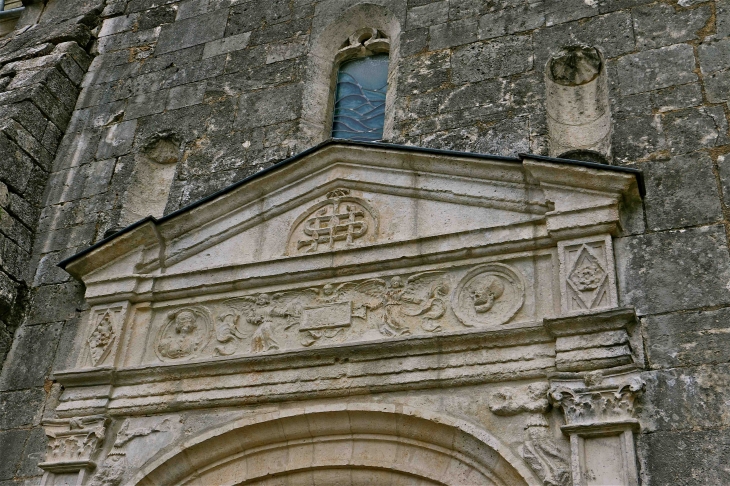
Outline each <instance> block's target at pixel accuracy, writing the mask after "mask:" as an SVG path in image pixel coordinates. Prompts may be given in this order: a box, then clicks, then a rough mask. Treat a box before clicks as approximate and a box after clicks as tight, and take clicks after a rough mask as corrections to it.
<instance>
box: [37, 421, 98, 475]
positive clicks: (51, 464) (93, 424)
mask: <svg viewBox="0 0 730 486" xmlns="http://www.w3.org/2000/svg"><path fill="white" fill-rule="evenodd" d="M44 425H45V432H46V436H48V447H47V449H46V458H45V460H44V461H43V462H42V463H40V464H39V465H38V466H39V467H40V468H42V469H45V470H47V471H52V472H73V471H79V470H81V469H91V468H93V467H94V466H95V464H94V462H93V458H94V455H95V454H96V452H97V451H98V450H99V448H100V447H101V445H102V444H103V442H104V433H105V431H106V419H105V418H104V417H101V416H89V417H79V418H71V419H65V420H49V421H48V422H46V423H45V424H44Z"/></svg>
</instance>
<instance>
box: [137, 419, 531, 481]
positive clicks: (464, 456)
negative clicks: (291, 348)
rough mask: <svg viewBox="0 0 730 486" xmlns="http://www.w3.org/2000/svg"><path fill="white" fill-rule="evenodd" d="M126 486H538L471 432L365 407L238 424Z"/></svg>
mask: <svg viewBox="0 0 730 486" xmlns="http://www.w3.org/2000/svg"><path fill="white" fill-rule="evenodd" d="M129 484H130V485H138V486H152V485H183V484H185V485H201V486H202V485H205V486H210V485H213V484H216V485H218V484H228V485H239V484H240V485H244V484H245V485H287V484H292V485H293V484H297V485H300V484H316V485H318V486H319V485H338V486H341V485H356V484H363V485H365V484H394V485H395V484H398V485H400V484H419V485H435V484H448V485H470V486H473V485H478V484H479V485H482V484H483V485H500V486H517V485H528V484H537V483H536V482H535V480H534V478H533V476H532V475H531V473H530V472H529V470H527V469H526V468H525V467H524V465H523V463H522V461H520V460H519V459H517V458H516V457H514V456H513V455H512V453H511V452H510V451H509V450H508V449H506V448H505V447H504V446H502V445H501V444H500V443H499V442H497V441H496V440H495V439H494V438H493V437H492V436H490V435H489V434H487V433H486V432H484V431H482V430H481V429H479V428H477V427H474V426H473V425H471V424H469V423H467V422H463V421H459V420H456V419H453V418H451V417H448V416H444V415H440V414H424V413H420V412H418V411H415V410H412V409H407V408H405V407H404V409H401V410H399V411H395V410H394V409H391V410H389V409H388V408H387V407H385V408H375V407H373V406H372V405H363V406H353V405H348V406H347V408H345V407H339V408H336V407H331V408H327V407H317V408H316V409H314V410H307V409H298V410H287V411H282V412H281V413H280V414H278V415H277V416H272V415H266V416H263V417H259V418H252V419H244V420H241V421H238V422H235V423H232V424H229V425H228V426H225V427H222V428H219V429H216V430H212V431H209V432H207V433H205V434H203V435H202V436H199V437H197V438H195V439H194V440H191V441H187V442H186V444H183V445H180V446H178V447H177V448H176V449H175V450H172V451H167V452H166V453H164V454H162V455H161V457H158V458H154V459H152V460H151V461H150V463H148V465H147V466H145V467H143V468H142V469H141V470H140V472H139V473H138V474H137V476H135V477H134V478H133V479H132V481H130V483H129Z"/></svg>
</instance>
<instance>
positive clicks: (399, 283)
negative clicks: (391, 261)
mask: <svg viewBox="0 0 730 486" xmlns="http://www.w3.org/2000/svg"><path fill="white" fill-rule="evenodd" d="M402 287H403V279H401V278H400V277H393V278H391V279H390V288H391V289H400V288H402Z"/></svg>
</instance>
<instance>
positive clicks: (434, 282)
mask: <svg viewBox="0 0 730 486" xmlns="http://www.w3.org/2000/svg"><path fill="white" fill-rule="evenodd" d="M354 291H355V292H360V293H363V294H366V295H368V296H370V297H371V299H370V300H369V301H367V302H366V303H365V304H364V306H365V307H366V308H367V309H369V310H376V309H380V308H382V309H383V313H382V316H381V317H380V318H379V320H378V324H377V325H378V330H379V331H380V333H381V334H383V335H384V336H401V335H407V334H410V333H411V331H410V329H409V328H408V324H407V322H406V321H407V316H410V317H414V316H422V319H423V320H425V321H427V323H425V324H422V325H423V328H424V329H425V330H426V331H430V332H435V331H437V330H440V326H438V325H437V324H435V323H434V322H431V321H435V320H437V319H439V318H441V317H442V316H443V315H444V313H445V312H446V309H447V306H448V304H447V301H446V299H445V298H444V297H445V296H446V295H447V294H448V292H449V285H448V280H446V277H445V272H426V273H421V274H417V275H413V276H411V277H409V278H408V280H406V282H405V283H403V279H402V278H401V277H397V276H396V277H393V278H391V279H390V281H389V282H388V283H387V284H386V282H385V281H384V280H381V279H371V280H367V281H365V282H363V283H361V284H359V285H358V286H357V287H355V289H354ZM409 304H411V305H409ZM414 306H417V307H416V309H415V310H414V309H413V307H414Z"/></svg>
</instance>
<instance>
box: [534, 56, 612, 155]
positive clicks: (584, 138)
mask: <svg viewBox="0 0 730 486" xmlns="http://www.w3.org/2000/svg"><path fill="white" fill-rule="evenodd" d="M545 84H546V109H547V120H548V130H549V134H550V155H552V156H556V157H559V156H563V155H567V154H570V156H571V157H572V158H587V159H590V160H603V161H604V162H607V161H609V160H610V159H611V109H610V106H609V103H608V86H607V83H606V70H605V67H604V63H603V59H602V56H601V54H600V52H599V51H598V49H596V48H594V47H588V46H582V45H578V46H568V47H565V48H563V49H562V51H561V52H560V53H558V54H557V55H555V56H553V57H551V58H550V60H549V61H548V63H547V66H546V69H545Z"/></svg>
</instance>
